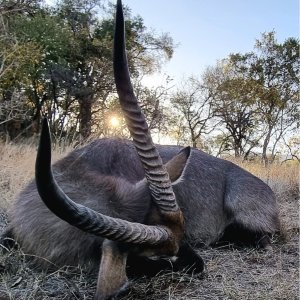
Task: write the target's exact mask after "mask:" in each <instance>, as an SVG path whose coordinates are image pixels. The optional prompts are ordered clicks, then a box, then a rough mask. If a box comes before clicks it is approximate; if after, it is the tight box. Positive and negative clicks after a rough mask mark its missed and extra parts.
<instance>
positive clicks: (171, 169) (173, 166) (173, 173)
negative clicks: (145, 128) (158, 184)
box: [165, 147, 191, 182]
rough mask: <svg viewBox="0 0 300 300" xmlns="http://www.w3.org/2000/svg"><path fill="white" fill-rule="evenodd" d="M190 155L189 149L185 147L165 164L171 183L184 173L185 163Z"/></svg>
mask: <svg viewBox="0 0 300 300" xmlns="http://www.w3.org/2000/svg"><path fill="white" fill-rule="evenodd" d="M190 154H191V147H185V148H184V149H182V150H181V151H180V152H179V153H178V154H177V155H175V156H174V157H173V158H172V159H170V160H169V161H168V162H167V163H166V164H165V167H166V169H167V171H168V173H169V176H170V179H171V182H174V181H176V180H178V179H179V178H180V176H181V175H182V173H183V171H184V168H185V166H186V162H187V160H188V158H189V156H190Z"/></svg>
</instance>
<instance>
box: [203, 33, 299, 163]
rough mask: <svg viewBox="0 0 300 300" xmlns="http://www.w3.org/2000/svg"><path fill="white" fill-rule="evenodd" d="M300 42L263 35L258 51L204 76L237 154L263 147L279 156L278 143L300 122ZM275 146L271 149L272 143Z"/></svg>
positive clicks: (216, 112) (264, 151)
mask: <svg viewBox="0 0 300 300" xmlns="http://www.w3.org/2000/svg"><path fill="white" fill-rule="evenodd" d="M299 63H300V59H299V41H298V40H296V39H294V38H289V39H287V40H286V41H284V42H283V43H282V44H280V43H278V42H277V41H276V39H275V33H274V32H269V33H264V34H263V35H262V37H261V39H260V40H257V42H256V45H255V51H254V52H249V53H246V54H239V53H237V54H231V55H229V57H228V58H227V59H225V60H223V61H222V62H220V63H219V64H218V65H217V66H216V67H214V68H210V69H208V70H207V71H206V73H205V74H204V81H205V82H206V85H207V88H209V89H210V90H211V93H212V95H213V96H212V99H213V111H214V115H215V116H216V117H218V118H220V119H221V120H222V122H224V124H225V126H226V129H227V132H228V138H229V139H230V140H231V141H232V146H233V147H232V148H233V149H234V151H235V155H236V156H240V155H243V156H244V157H245V158H246V157H247V156H248V155H249V153H250V151H251V150H252V149H253V148H255V147H258V146H260V140H262V145H261V146H262V159H263V161H264V162H265V164H267V163H268V162H269V157H268V151H270V154H271V161H272V160H273V159H274V158H275V156H276V153H277V151H276V147H277V145H278V143H279V142H280V141H281V142H283V137H284V135H285V134H286V133H287V132H288V131H291V130H294V129H295V128H296V127H297V124H299V101H298V91H299V75H300V74H299ZM270 144H271V145H272V146H271V148H270V147H269V146H270Z"/></svg>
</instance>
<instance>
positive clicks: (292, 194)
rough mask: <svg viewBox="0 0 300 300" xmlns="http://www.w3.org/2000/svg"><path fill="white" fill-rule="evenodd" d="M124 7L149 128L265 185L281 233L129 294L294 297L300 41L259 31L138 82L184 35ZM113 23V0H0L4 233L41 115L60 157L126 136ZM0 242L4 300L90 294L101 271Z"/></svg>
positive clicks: (207, 255) (28, 173)
mask: <svg viewBox="0 0 300 300" xmlns="http://www.w3.org/2000/svg"><path fill="white" fill-rule="evenodd" d="M125 12H126V20H127V21H126V35H127V49H128V58H129V68H130V72H131V76H132V80H133V84H134V86H135V91H136V94H137V97H138V99H139V101H140V104H141V106H142V109H143V111H144V113H145V116H146V118H147V121H148V124H149V127H150V129H151V130H152V132H153V134H154V135H159V137H160V139H161V141H163V139H164V138H167V139H168V142H172V143H176V144H178V145H191V146H194V147H198V148H200V149H203V150H205V151H206V152H208V153H210V154H213V155H217V156H222V157H226V158H229V159H231V160H233V161H234V162H235V163H237V164H239V165H241V166H242V167H244V168H246V169H247V170H249V171H250V172H252V173H254V174H255V175H256V176H258V177H260V178H261V179H263V180H264V181H265V182H267V183H268V184H269V185H270V186H271V187H272V189H273V190H274V191H275V194H276V196H277V199H278V203H279V208H280V215H281V223H282V232H281V235H280V236H276V237H274V240H273V242H274V245H273V251H269V252H264V251H262V250H257V249H252V248H249V249H248V248H246V249H239V248H235V247H233V246H232V245H229V246H226V247H223V246H219V247H218V246H216V247H215V248H204V249H201V250H199V251H200V254H201V256H202V257H203V258H204V260H205V262H206V264H207V270H206V271H205V272H204V274H201V276H198V277H197V276H194V277H193V276H192V277H191V276H189V275H187V274H184V273H171V274H170V273H168V274H161V275H160V276H156V277H154V278H152V279H149V278H140V279H138V280H137V281H138V284H137V285H133V287H132V289H131V290H130V292H129V294H128V295H126V296H124V299H159V298H160V299H186V300H187V299H199V295H201V299H253V300H254V299H278V300H279V299H280V300H281V299H289V300H292V299H298V298H299V290H298V281H299V249H298V238H299V213H298V211H299V207H298V198H299V159H300V138H299V126H300V112H299V109H300V105H299V75H300V69H299V66H300V58H299V46H300V44H299V40H298V39H297V38H294V37H287V38H286V40H284V41H282V42H279V41H278V40H277V39H276V32H266V33H263V34H261V35H260V36H259V33H258V39H257V41H256V42H255V44H254V45H253V50H252V51H249V52H247V53H235V54H229V55H228V56H227V57H225V58H224V59H223V60H221V61H219V62H217V63H216V64H215V65H213V66H210V67H208V68H207V69H206V70H205V72H203V74H199V77H195V76H191V77H188V78H185V79H183V80H182V82H181V83H180V84H178V85H176V86H174V85H173V83H172V81H171V80H169V79H166V81H165V83H162V84H161V85H160V86H156V87H149V86H145V85H143V80H142V79H143V78H144V77H145V76H147V75H151V74H155V73H156V72H158V71H159V70H160V66H161V65H162V64H163V63H164V62H166V61H167V60H170V59H172V55H173V53H174V51H176V42H177V41H173V39H172V37H171V35H170V34H169V33H160V34H159V33H156V32H155V30H153V29H151V28H147V27H146V25H145V24H144V21H143V18H142V17H140V16H133V15H132V14H131V11H130V8H128V7H127V8H126V10H125ZM113 24H114V5H113V4H110V3H108V2H107V1H101V0H84V1H83V0H61V1H59V2H58V5H56V6H55V7H49V6H46V5H45V3H43V2H42V1H41V0H14V1H11V0H0V139H1V141H0V166H1V167H0V191H1V196H0V232H1V231H2V229H4V228H5V226H6V224H7V210H8V209H9V207H10V203H11V201H12V200H13V199H14V197H15V196H16V194H17V193H18V192H19V191H20V190H21V188H22V187H23V186H24V185H25V184H26V183H27V182H28V181H29V180H30V179H31V178H32V177H33V172H34V160H35V150H36V142H37V138H38V135H39V131H40V122H41V118H42V116H43V115H47V117H48V119H49V123H50V129H51V134H52V138H53V141H54V156H55V159H58V158H60V157H61V156H63V155H65V153H66V152H68V151H70V150H71V149H72V148H73V147H77V145H78V144H82V143H86V142H88V141H89V140H90V139H92V138H95V137H107V136H120V137H129V134H128V132H127V130H126V126H125V123H124V120H123V118H122V115H121V112H120V108H119V104H118V99H117V98H116V91H115V86H114V79H113V74H112V60H111V57H112V39H113V26H114V25H113ZM0 247H1V245H0ZM1 248H3V249H2V252H0V299H1V300H2V299H3V300H4V299H92V296H93V294H94V292H95V284H96V276H97V275H96V274H89V273H87V271H86V270H84V269H80V268H68V267H65V268H63V269H59V270H57V271H55V272H54V273H44V272H41V270H38V269H36V268H35V267H33V266H31V265H30V264H29V263H28V256H27V255H26V254H25V253H23V252H22V249H20V248H19V247H18V245H17V247H16V248H15V249H11V250H10V249H5V248H4V247H1ZM0 251H1V250H0Z"/></svg>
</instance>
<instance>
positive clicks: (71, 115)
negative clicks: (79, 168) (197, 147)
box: [0, 0, 174, 138]
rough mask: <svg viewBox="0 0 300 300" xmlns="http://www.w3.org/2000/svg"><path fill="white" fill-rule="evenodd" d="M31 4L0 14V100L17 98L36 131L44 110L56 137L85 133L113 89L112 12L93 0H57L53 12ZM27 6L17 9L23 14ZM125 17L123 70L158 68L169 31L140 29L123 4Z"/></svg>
mask: <svg viewBox="0 0 300 300" xmlns="http://www.w3.org/2000/svg"><path fill="white" fill-rule="evenodd" d="M25 2H26V1H24V3H25ZM29 2H30V1H29ZM38 4H39V3H38V1H36V2H35V6H34V8H33V6H30V13H12V14H10V17H9V18H6V17H5V16H6V15H5V16H4V15H1V17H2V18H3V20H4V19H5V24H6V28H5V39H3V43H2V44H1V46H0V54H1V62H2V67H1V69H0V91H1V93H2V95H3V97H2V98H0V105H1V103H3V105H2V106H3V107H4V106H5V107H6V106H7V105H6V104H7V103H8V102H12V101H13V102H14V103H16V101H15V99H12V97H17V98H18V99H22V103H20V106H22V107H23V106H24V105H25V106H26V105H27V109H28V111H29V112H30V113H29V114H27V116H30V117H29V119H30V120H31V122H33V124H34V126H33V127H34V128H35V130H38V125H39V123H40V114H41V112H44V113H47V114H48V117H49V118H50V125H51V130H52V132H54V133H56V135H58V136H64V135H65V133H66V132H69V131H70V130H71V131H73V132H74V130H75V131H76V130H77V129H78V125H79V132H80V134H81V136H82V137H83V138H87V137H88V136H89V134H90V133H91V131H92V127H93V122H94V120H96V119H97V120H99V118H104V117H105V114H104V110H106V109H107V107H109V106H110V103H111V98H112V97H113V95H114V93H115V87H114V80H113V74H112V70H113V68H112V42H113V28H114V15H112V13H110V12H109V13H106V12H105V11H107V8H106V7H104V5H103V3H102V2H101V1H97V0H88V1H86V0H85V1H82V0H76V1H70V0H62V1H61V2H59V3H58V6H57V7H56V8H55V9H50V8H47V7H42V6H39V5H38ZM26 7H27V8H28V10H24V12H27V11H29V6H26ZM22 12H23V11H22ZM0 13H1V10H0ZM126 14H127V18H126V19H127V21H126V35H127V48H128V57H129V68H130V71H131V76H132V78H133V79H135V78H137V77H140V76H142V75H144V74H149V73H152V72H155V71H156V70H158V69H159V66H160V65H161V63H162V59H161V57H165V59H170V58H171V56H172V53H173V47H174V46H173V41H172V39H171V38H170V37H169V35H167V34H163V35H161V36H158V35H156V34H155V33H153V32H151V31H149V30H147V28H146V26H145V25H144V22H143V19H142V18H141V17H132V16H131V14H130V11H129V9H127V10H126ZM100 16H101V18H100ZM12 48H13V51H11V49H12ZM8 91H9V92H8ZM12 91H13V92H12ZM21 94H22V97H21V98H20V97H19V96H20V95H21ZM4 102H5V103H4ZM4 104H5V105H4ZM4 115H7V114H4ZM0 118H1V117H0ZM67 120H68V122H67ZM3 122H5V120H3ZM100 123H103V124H104V123H105V121H104V120H103V122H100ZM0 124H1V120H0ZM70 126H71V128H70ZM1 130H3V128H0V131H1ZM11 137H13V136H11Z"/></svg>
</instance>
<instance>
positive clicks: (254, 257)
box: [0, 144, 299, 300]
mask: <svg viewBox="0 0 300 300" xmlns="http://www.w3.org/2000/svg"><path fill="white" fill-rule="evenodd" d="M69 150H70V149H69ZM35 155H36V147H35V146H33V145H31V146H28V145H22V146H16V145H1V144H0V165H1V168H0V191H1V197H0V231H1V229H3V228H4V227H5V225H6V222H7V216H6V213H5V211H6V209H7V208H8V207H9V206H10V205H11V203H12V200H13V198H14V197H15V196H16V194H17V193H18V192H19V191H20V190H21V189H22V187H23V186H24V185H25V184H26V182H28V181H29V180H30V179H31V178H32V177H33V174H34V161H35ZM62 155H64V153H61V152H60V151H54V160H55V159H58V158H59V157H61V156H62ZM237 163H238V164H240V165H241V166H242V167H243V168H245V169H247V170H249V171H250V172H252V173H254V174H255V175H256V176H258V177H260V178H262V179H263V180H264V181H266V182H267V183H268V184H269V185H270V186H271V187H272V189H273V190H274V191H275V193H276V195H277V198H278V203H279V208H280V216H281V222H282V224H283V232H284V239H282V238H281V237H275V238H274V241H273V242H274V243H273V250H272V251H268V252H265V251H262V250H256V249H252V248H245V249H234V248H228V247H227V248H204V249H199V254H200V255H201V256H202V257H203V259H204V261H205V262H206V267H207V269H206V271H205V272H204V273H203V274H201V275H198V276H190V275H187V274H185V273H184V272H181V273H173V272H169V273H164V274H161V275H159V276H155V277H153V278H145V277H142V278H138V279H136V280H135V281H134V282H133V283H132V285H131V289H130V291H129V293H128V294H126V295H124V296H123V297H121V298H120V299H123V300H125V299H126V300H136V299H138V300H154V299H155V300H156V299H161V300H165V299H174V300H175V299H176V300H196V299H197V300H198V299H202V300H214V299H215V300H221V299H232V300H244V299H245V300H296V299H299V288H298V284H299V247H298V245H299V206H298V197H299V166H298V165H297V164H296V163H294V162H292V163H286V164H281V165H280V164H275V165H271V166H270V167H268V168H265V167H263V166H262V165H260V164H259V163H243V162H237ZM0 251H1V250H0ZM26 258H27V255H26V254H24V253H23V252H22V249H13V250H9V251H2V253H1V252H0V299H1V300H7V299H20V300H21V299H22V300H23V299H26V300H41V299H58V300H60V299H68V300H70V299H74V300H75V299H86V300H88V299H93V295H94V293H95V289H96V277H97V274H95V273H88V272H87V271H86V270H84V269H81V268H70V267H65V268H61V269H59V270H56V271H55V272H53V273H45V272H42V271H41V270H38V269H36V268H34V267H32V266H30V265H29V264H28V262H27V259H26Z"/></svg>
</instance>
